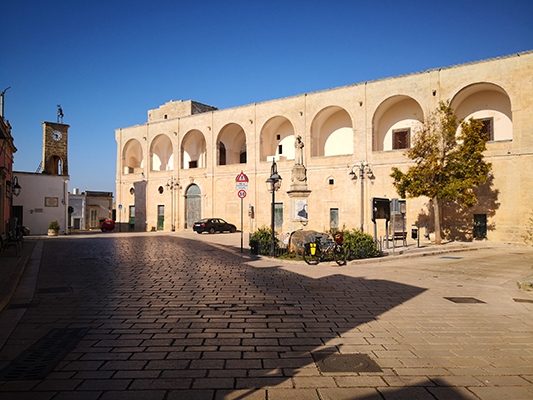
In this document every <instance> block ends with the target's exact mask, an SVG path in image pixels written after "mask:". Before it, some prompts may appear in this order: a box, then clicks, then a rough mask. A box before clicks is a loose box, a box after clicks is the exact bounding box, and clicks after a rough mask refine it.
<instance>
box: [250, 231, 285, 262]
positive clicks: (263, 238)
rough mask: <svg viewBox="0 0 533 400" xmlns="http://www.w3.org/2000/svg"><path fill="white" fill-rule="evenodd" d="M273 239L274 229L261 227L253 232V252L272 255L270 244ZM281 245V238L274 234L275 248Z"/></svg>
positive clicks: (251, 245) (251, 244)
mask: <svg viewBox="0 0 533 400" xmlns="http://www.w3.org/2000/svg"><path fill="white" fill-rule="evenodd" d="M271 240H272V230H271V229H270V228H266V227H262V228H259V229H258V230H257V231H255V232H254V233H253V234H252V237H251V238H250V248H251V249H252V253H253V254H260V255H263V256H268V255H270V246H271ZM278 247H279V240H278V238H277V237H276V236H275V235H274V249H275V250H277V249H278Z"/></svg>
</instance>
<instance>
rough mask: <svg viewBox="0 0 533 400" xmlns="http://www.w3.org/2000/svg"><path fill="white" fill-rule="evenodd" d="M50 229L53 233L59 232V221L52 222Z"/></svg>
mask: <svg viewBox="0 0 533 400" xmlns="http://www.w3.org/2000/svg"><path fill="white" fill-rule="evenodd" d="M48 229H50V230H52V231H58V230H59V222H57V221H52V222H50V225H48Z"/></svg>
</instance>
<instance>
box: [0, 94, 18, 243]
mask: <svg viewBox="0 0 533 400" xmlns="http://www.w3.org/2000/svg"><path fill="white" fill-rule="evenodd" d="M4 92H5V91H4ZM3 97H4V93H2V108H3V101H4V99H3ZM16 151H17V148H16V147H15V143H14V139H13V136H12V135H11V125H9V121H8V120H6V119H4V115H3V110H2V113H1V114H0V235H2V234H4V233H7V232H9V231H12V230H14V229H15V222H14V220H13V215H12V208H13V207H12V206H13V204H12V203H13V197H14V196H16V195H18V190H16V189H15V188H14V187H15V186H16V185H19V184H18V178H15V177H14V176H13V158H14V154H15V153H16Z"/></svg>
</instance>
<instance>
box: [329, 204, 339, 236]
mask: <svg viewBox="0 0 533 400" xmlns="http://www.w3.org/2000/svg"><path fill="white" fill-rule="evenodd" d="M329 228H330V229H331V230H332V231H336V230H338V229H339V209H338V208H330V209H329Z"/></svg>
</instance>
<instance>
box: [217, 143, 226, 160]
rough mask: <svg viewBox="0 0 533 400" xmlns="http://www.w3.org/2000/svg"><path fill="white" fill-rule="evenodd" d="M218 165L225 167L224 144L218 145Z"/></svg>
mask: <svg viewBox="0 0 533 400" xmlns="http://www.w3.org/2000/svg"><path fill="white" fill-rule="evenodd" d="M218 165H226V146H225V145H224V143H222V142H219V143H218Z"/></svg>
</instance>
